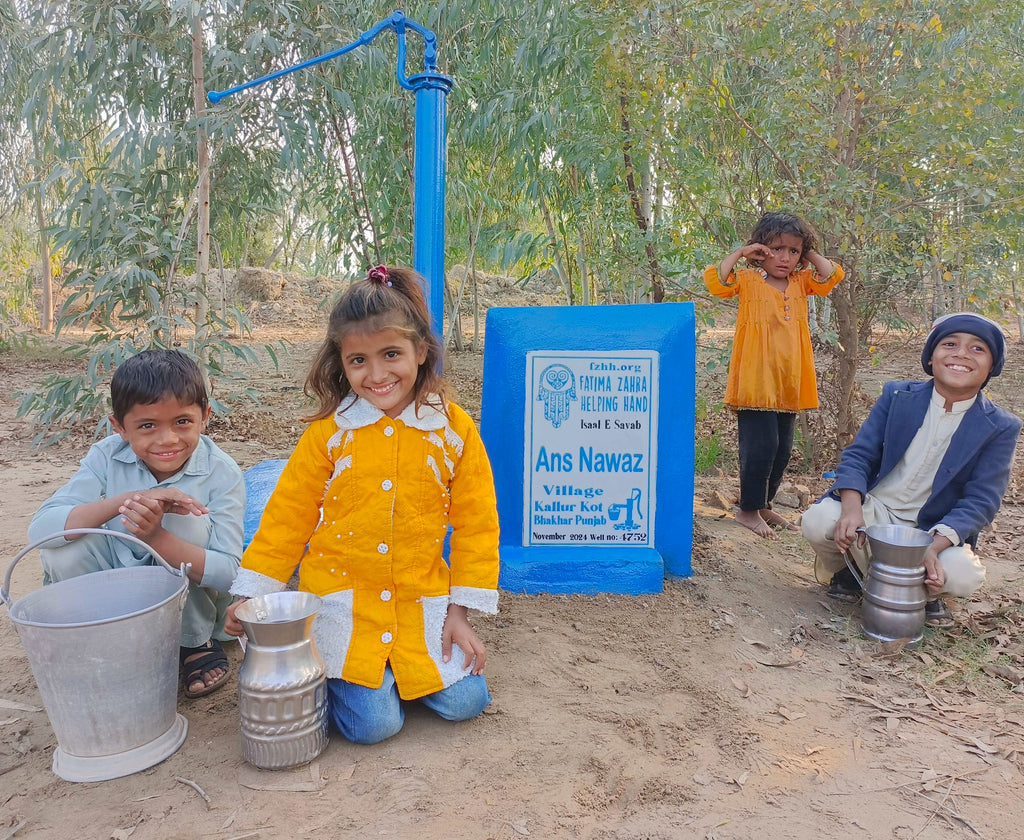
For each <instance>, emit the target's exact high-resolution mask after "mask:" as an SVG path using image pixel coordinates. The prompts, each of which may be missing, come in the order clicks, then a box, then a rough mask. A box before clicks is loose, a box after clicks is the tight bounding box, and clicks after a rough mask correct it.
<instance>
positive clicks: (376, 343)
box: [340, 327, 427, 417]
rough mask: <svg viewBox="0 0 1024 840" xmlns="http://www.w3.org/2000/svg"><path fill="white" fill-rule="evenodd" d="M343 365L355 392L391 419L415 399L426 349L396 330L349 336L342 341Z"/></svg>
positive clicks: (349, 334)
mask: <svg viewBox="0 0 1024 840" xmlns="http://www.w3.org/2000/svg"><path fill="white" fill-rule="evenodd" d="M340 350H341V364H342V367H343V368H344V370H345V377H346V378H347V379H348V382H349V385H351V386H352V391H353V392H354V393H355V394H356V396H358V397H362V398H363V399H364V400H366V401H367V402H369V403H372V404H373V405H375V406H376V407H377V408H379V409H380V410H381V411H383V412H384V413H385V414H386V415H387V416H388V417H397V416H398V415H399V414H401V413H402V412H403V411H404V410H405V409H406V407H407V406H408V405H409V404H410V403H411V402H412V401H413V399H415V397H416V377H417V375H418V373H419V368H420V365H422V364H423V362H424V361H425V360H426V358H427V347H426V345H425V344H423V343H422V342H419V343H414V342H413V341H412V340H411V339H409V338H407V337H406V336H405V335H404V334H403V333H401V332H399V331H398V330H396V329H394V328H393V327H386V328H384V329H381V330H377V331H375V332H350V333H348V334H347V335H345V337H344V338H342V340H341V348H340Z"/></svg>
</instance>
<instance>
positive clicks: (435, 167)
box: [207, 11, 453, 338]
mask: <svg viewBox="0 0 1024 840" xmlns="http://www.w3.org/2000/svg"><path fill="white" fill-rule="evenodd" d="M407 28H408V29H412V30H413V31H414V32H417V33H418V34H419V35H421V36H422V37H423V42H424V54H423V67H424V72H423V73H420V74H418V75H415V76H412V77H411V78H408V79H407V78H406V76H405V56H406V44H405V30H406V29H407ZM385 29H393V30H394V31H395V34H396V36H397V38H398V60H397V66H396V68H395V75H396V77H397V79H398V83H399V84H400V85H401V86H402V87H403V88H405V89H406V90H411V91H413V92H414V93H415V96H416V134H415V138H414V146H413V155H414V171H413V177H414V179H415V187H414V195H413V257H412V264H413V268H415V269H416V271H418V272H419V273H420V274H421V275H422V276H423V278H424V279H425V280H426V281H427V290H426V291H427V303H428V305H429V306H430V316H431V319H432V321H433V327H434V330H435V332H436V333H437V335H438V337H439V338H440V337H442V336H443V335H444V235H445V232H444V212H445V179H446V175H447V136H448V91H450V90H451V89H452V84H453V83H452V80H451V79H450V78H449V77H448V76H444V75H442V74H441V73H438V72H437V37H436V36H435V35H434V33H433V32H431V31H430V30H429V29H427V28H425V27H423V26H421V25H420V24H418V23H416V21H414V20H411V19H409V18H407V17H406V16H405V15H404V14H403V13H402V12H400V11H395V12H394V13H393V14H392V15H391V17H389V18H386V19H385V20H382V21H381V22H380V23H378V24H377V25H376V26H374V27H372V28H371V29H367V30H366V31H365V32H364V33H363V34H362V35H360V36H359V37H358V38H357V39H356V40H355V41H353V42H352V43H351V44H348V45H346V46H344V47H341V48H340V49H337V50H334V51H333V52H329V53H327V54H325V55H322V56H319V57H317V58H312V59H309V60H308V61H303V62H301V63H299V64H296V65H294V66H292V67H286V68H284V69H283V70H277V71H275V72H273V73H270V74H268V75H266V76H261V77H260V78H258V79H253V80H252V81H250V82H246V83H245V84H241V85H237V86H236V87H233V88H228V89H227V90H223V91H215V90H211V91H210V92H209V93H208V94H207V97H208V98H209V100H210V101H211V102H213V103H214V104H216V103H218V102H220V101H221V100H222V99H224V98H225V97H227V96H231V95H232V94H235V93H239V92H240V91H243V90H248V89H249V88H253V87H256V86H257V85H262V84H264V83H265V82H269V81H273V80H274V79H279V78H281V77H282V76H287V75H288V74H289V73H294V72H296V71H298V70H304V69H306V68H307V67H312V66H314V65H316V64H320V63H322V62H324V61H329V60H330V59H332V58H337V57H338V56H341V55H344V54H345V53H347V52H351V51H352V50H354V49H356V47H361V46H365V45H367V44H369V43H370V42H371V41H372V40H373V39H374V38H376V37H377V36H378V35H379V34H380V33H381V32H383V31H384V30H385Z"/></svg>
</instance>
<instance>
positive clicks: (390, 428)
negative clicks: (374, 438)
mask: <svg viewBox="0 0 1024 840" xmlns="http://www.w3.org/2000/svg"><path fill="white" fill-rule="evenodd" d="M394 433H395V427H394V426H385V427H384V437H391V436H392V435H393V434H394Z"/></svg>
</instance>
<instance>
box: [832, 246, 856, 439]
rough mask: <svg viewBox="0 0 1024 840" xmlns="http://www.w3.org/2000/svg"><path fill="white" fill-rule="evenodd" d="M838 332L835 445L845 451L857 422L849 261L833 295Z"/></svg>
mask: <svg viewBox="0 0 1024 840" xmlns="http://www.w3.org/2000/svg"><path fill="white" fill-rule="evenodd" d="M832 297H833V300H834V302H835V308H836V320H837V321H838V322H839V323H838V329H839V380H838V383H837V385H838V390H839V397H838V405H837V406H836V412H837V418H836V420H837V422H836V433H837V437H838V440H837V441H836V442H837V444H838V445H839V448H843V447H845V446H846V445H847V444H848V443H850V441H852V440H853V437H854V435H856V433H857V425H858V424H857V418H856V417H854V415H853V390H854V384H855V382H856V376H857V352H858V329H857V268H856V264H855V262H853V261H851V262H850V263H849V265H848V267H847V270H846V277H845V279H844V280H843V282H842V283H840V284H839V285H838V286H837V287H836V288H835V291H833V293H832Z"/></svg>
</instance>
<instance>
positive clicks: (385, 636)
mask: <svg viewBox="0 0 1024 840" xmlns="http://www.w3.org/2000/svg"><path fill="white" fill-rule="evenodd" d="M393 638H394V636H392V635H391V634H390V633H389V632H387V631H385V632H383V633H381V636H380V640H381V641H382V642H383V643H384V644H386V645H390V644H391V640H392V639H393Z"/></svg>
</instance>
